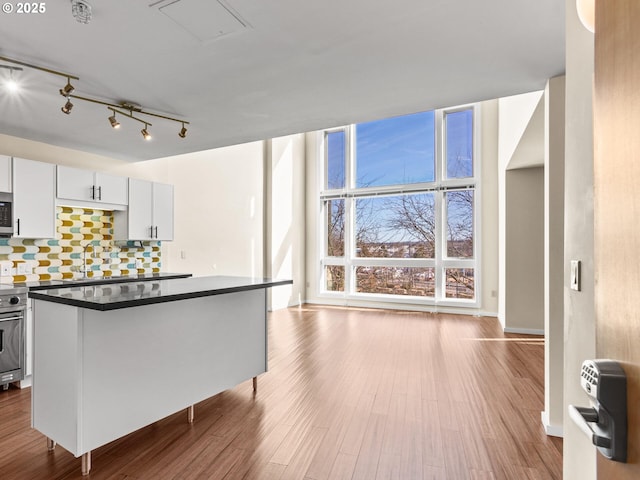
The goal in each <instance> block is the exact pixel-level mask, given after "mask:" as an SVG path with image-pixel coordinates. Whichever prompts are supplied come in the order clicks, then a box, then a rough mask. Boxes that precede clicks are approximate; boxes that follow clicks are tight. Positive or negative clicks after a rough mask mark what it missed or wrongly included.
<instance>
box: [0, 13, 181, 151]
mask: <svg viewBox="0 0 640 480" xmlns="http://www.w3.org/2000/svg"><path fill="white" fill-rule="evenodd" d="M71 3H72V7H73V8H75V9H76V10H77V12H78V13H79V15H78V16H82V18H83V19H84V20H87V22H88V20H90V19H91V6H90V5H89V3H88V2H86V0H72V2H71ZM87 12H88V18H86V17H87V16H86V15H84V14H86V13H87ZM81 14H82V15H81ZM78 21H82V20H78ZM87 22H84V21H83V23H87ZM0 61H4V62H9V63H12V64H16V65H21V66H23V67H28V68H33V69H35V70H40V71H41V72H46V73H50V74H52V75H58V76H60V77H64V78H66V79H67V84H66V85H65V86H64V87H62V88H61V89H60V90H59V92H60V95H62V96H63V97H64V98H65V99H66V100H67V101H66V103H65V104H64V106H63V107H62V108H61V109H60V110H61V111H62V112H63V113H65V114H67V115H69V114H70V113H71V109H72V108H73V103H71V99H75V100H82V101H85V102H90V103H97V104H99V105H105V106H106V107H107V108H108V109H109V110H111V111H112V112H113V115H111V116H110V117H108V118H109V123H110V124H111V127H113V128H119V127H120V122H118V120H117V119H116V113H118V114H120V115H122V116H124V117H128V118H131V119H133V120H136V121H138V122H140V123H143V124H144V128H143V129H142V130H141V131H140V133H142V136H143V137H144V139H145V140H150V139H151V134H150V133H149V131H148V130H147V129H148V128H149V127H151V126H152V124H151V123H149V122H148V121H147V120H146V119H142V118H138V117H136V116H135V115H148V116H150V117H156V118H162V119H164V120H170V121H172V122H177V123H180V124H182V128H181V129H180V132H178V136H179V137H180V138H185V137H186V136H187V127H186V126H185V125H189V122H187V121H185V120H180V119H178V118H173V117H168V116H166V115H160V114H157V113H151V112H147V111H144V110H143V109H142V107H140V106H139V105H136V104H133V103H130V102H121V103H111V102H105V101H102V100H97V99H95V98H89V97H82V96H80V95H74V94H73V92H74V91H75V87H74V86H73V85H71V80H74V81H76V82H77V81H79V80H80V78H78V77H76V76H75V75H71V74H69V73H65V72H59V71H57V70H51V69H50V68H45V67H39V66H37V65H32V64H30V63H26V62H21V61H20V60H13V59H11V58H7V57H3V56H0ZM0 68H6V69H8V70H9V75H10V76H11V80H12V79H13V71H14V70H22V68H21V67H14V66H12V65H11V66H10V65H0ZM134 114H135V115H134Z"/></svg>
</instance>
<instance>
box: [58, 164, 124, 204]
mask: <svg viewBox="0 0 640 480" xmlns="http://www.w3.org/2000/svg"><path fill="white" fill-rule="evenodd" d="M57 196H58V198H59V199H61V200H76V201H80V202H92V203H108V204H113V205H126V204H127V177H120V176H117V175H109V174H106V173H101V172H93V171H91V170H84V169H81V168H73V167H67V166H63V165H58V181H57Z"/></svg>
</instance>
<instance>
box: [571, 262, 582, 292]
mask: <svg viewBox="0 0 640 480" xmlns="http://www.w3.org/2000/svg"><path fill="white" fill-rule="evenodd" d="M569 285H570V287H571V290H576V291H578V292H579V291H580V260H571V279H570V281H569Z"/></svg>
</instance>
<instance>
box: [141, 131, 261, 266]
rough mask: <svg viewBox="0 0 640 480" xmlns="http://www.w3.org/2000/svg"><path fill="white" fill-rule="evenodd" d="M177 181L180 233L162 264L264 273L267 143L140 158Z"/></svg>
mask: <svg viewBox="0 0 640 480" xmlns="http://www.w3.org/2000/svg"><path fill="white" fill-rule="evenodd" d="M136 168H137V169H138V171H139V172H140V173H145V174H146V175H147V176H151V175H152V174H153V172H155V171H163V170H165V169H166V171H167V173H168V178H167V181H168V182H169V183H172V184H173V185H174V189H175V190H174V202H175V227H174V231H175V237H174V241H173V242H163V266H164V268H165V269H166V270H168V271H173V272H189V273H193V274H194V276H206V275H244V276H257V277H260V276H262V275H263V274H264V222H263V215H264V210H263V209H264V207H263V201H264V182H263V174H264V156H263V142H253V143H247V144H244V145H237V146H233V147H226V148H218V149H214V150H207V151H204V152H198V153H191V154H186V155H178V156H175V157H168V158H164V159H160V160H151V161H148V162H140V163H139V164H137V166H136Z"/></svg>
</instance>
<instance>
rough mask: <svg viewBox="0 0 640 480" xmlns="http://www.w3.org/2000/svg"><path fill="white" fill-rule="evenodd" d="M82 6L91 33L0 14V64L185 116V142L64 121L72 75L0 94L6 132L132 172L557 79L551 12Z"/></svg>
mask: <svg viewBox="0 0 640 480" xmlns="http://www.w3.org/2000/svg"><path fill="white" fill-rule="evenodd" d="M89 2H90V3H91V5H92V7H93V19H92V20H91V22H90V23H89V24H87V25H84V24H80V23H78V22H76V21H75V19H74V18H73V16H72V15H71V4H70V2H69V1H67V0H56V1H48V2H45V5H46V12H45V13H41V14H33V13H32V14H28V15H27V14H17V13H12V14H2V13H0V55H2V56H5V57H10V58H14V59H18V60H21V61H24V62H29V63H32V64H36V65H39V66H43V67H48V68H51V69H55V70H59V71H64V72H67V73H70V74H73V75H76V76H78V77H80V80H79V81H74V82H72V83H73V84H74V86H75V87H76V91H75V92H74V94H77V95H82V96H89V97H93V98H97V99H100V100H105V101H108V102H115V103H118V102H120V101H122V100H126V101H130V102H134V103H137V104H139V105H141V106H142V107H143V108H144V109H148V110H149V111H152V112H155V113H159V114H164V115H168V116H172V117H177V118H180V119H184V120H187V121H189V122H191V125H189V126H188V128H189V131H188V134H187V137H186V138H185V139H181V138H179V137H178V135H177V133H178V131H179V130H180V127H181V125H180V124H175V123H173V122H170V121H166V120H160V119H154V118H150V119H149V121H150V122H151V123H152V124H153V126H152V127H150V128H149V130H150V131H151V133H152V134H153V140H151V141H149V142H145V141H144V140H143V139H142V136H141V135H140V129H141V128H142V125H141V124H139V123H138V122H135V121H133V120H130V119H124V118H120V122H121V123H122V128H120V129H119V130H113V129H111V128H110V127H109V123H108V121H107V117H108V116H109V115H110V113H109V112H108V110H107V108H106V107H104V106H100V105H95V104H92V103H85V102H81V101H79V100H75V101H73V100H72V101H73V103H74V105H75V106H74V109H73V111H72V113H71V114H70V115H64V114H63V113H61V112H60V107H61V106H62V105H63V104H64V99H63V98H62V97H61V96H60V95H59V93H58V90H59V89H60V88H61V87H62V86H64V84H65V83H66V79H64V78H60V77H56V76H54V75H49V74H47V73H43V72H39V71H36V70H31V69H25V70H24V71H22V72H16V73H15V74H14V77H15V78H16V79H19V80H21V81H22V82H23V88H22V90H21V93H20V95H19V96H17V97H16V96H10V95H9V94H8V93H6V92H5V91H4V90H0V112H2V113H1V115H0V133H5V134H8V135H13V136H18V137H23V138H27V139H33V140H38V141H42V142H46V143H50V144H54V145H59V146H64V147H69V148H74V149H78V150H83V151H87V152H93V153H98V154H102V155H106V156H109V157H114V158H120V159H124V160H127V161H137V160H146V159H152V158H161V157H165V156H170V155H176V154H180V153H187V152H193V151H199V150H206V149H210V148H214V147H220V146H227V145H233V144H238V143H244V142H248V141H253V140H259V139H265V138H272V137H277V136H281V135H286V134H291V133H299V132H305V131H311V130H316V129H319V128H325V127H331V126H336V125H342V124H346V123H352V122H359V121H365V120H373V119H377V118H383V117H387V116H392V115H399V114H405V113H411V112H416V111H424V110H429V109H432V108H437V107H443V106H453V105H458V104H462V103H467V102H471V101H478V100H485V99H489V98H496V97H501V96H507V95H513V94H517V93H523V92H529V91H533V90H539V89H542V88H544V85H545V81H546V79H547V78H549V77H553V76H556V75H559V74H562V73H563V72H564V9H565V2H563V1H559V0H535V1H531V0H484V1H478V0H394V1H379V0H323V1H321V2H311V1H303V0H218V1H215V0H178V1H176V0H161V1H158V0H89ZM12 3H13V4H14V5H16V4H17V2H12ZM220 32H223V33H220ZM0 64H6V63H4V62H0ZM7 74H8V71H7V70H6V69H0V77H2V76H4V77H6V76H7ZM0 150H1V147H0ZM0 153H2V152H1V151H0Z"/></svg>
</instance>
